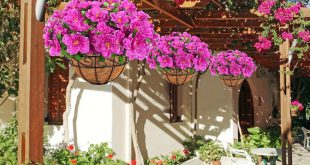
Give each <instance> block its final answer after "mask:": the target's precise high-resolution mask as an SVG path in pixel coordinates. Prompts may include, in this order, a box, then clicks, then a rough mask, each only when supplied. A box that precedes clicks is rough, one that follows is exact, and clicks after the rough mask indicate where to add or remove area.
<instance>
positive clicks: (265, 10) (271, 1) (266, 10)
mask: <svg viewBox="0 0 310 165" xmlns="http://www.w3.org/2000/svg"><path fill="white" fill-rule="evenodd" d="M275 4H276V1H275V0H265V1H263V2H262V3H261V4H260V5H259V7H258V12H260V13H262V14H266V15H268V14H270V10H271V8H272V7H273V6H274V5H275Z"/></svg>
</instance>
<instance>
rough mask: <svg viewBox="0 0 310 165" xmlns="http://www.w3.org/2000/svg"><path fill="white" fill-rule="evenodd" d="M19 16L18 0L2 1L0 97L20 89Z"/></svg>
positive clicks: (0, 2) (14, 93) (0, 15)
mask: <svg viewBox="0 0 310 165" xmlns="http://www.w3.org/2000/svg"><path fill="white" fill-rule="evenodd" d="M19 16H20V6H19V3H18V1H16V0H2V1H0V19H1V21H0V22H1V23H0V97H2V96H3V94H4V93H8V94H9V95H17V91H18V54H19V52H18V50H19V28H20V27H19Z"/></svg>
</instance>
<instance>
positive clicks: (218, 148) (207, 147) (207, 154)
mask: <svg viewBox="0 0 310 165" xmlns="http://www.w3.org/2000/svg"><path fill="white" fill-rule="evenodd" d="M198 153H199V157H200V159H201V160H203V161H205V162H212V161H216V160H220V159H221V157H222V156H224V155H226V154H225V150H224V148H223V146H222V145H221V144H219V143H218V142H216V141H213V140H209V141H208V142H207V143H205V144H204V145H203V146H201V147H199V149H198Z"/></svg>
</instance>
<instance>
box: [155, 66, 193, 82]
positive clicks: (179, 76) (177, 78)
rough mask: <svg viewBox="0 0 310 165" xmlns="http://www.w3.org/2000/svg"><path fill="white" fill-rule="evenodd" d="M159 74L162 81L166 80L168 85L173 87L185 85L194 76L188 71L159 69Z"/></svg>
mask: <svg viewBox="0 0 310 165" xmlns="http://www.w3.org/2000/svg"><path fill="white" fill-rule="evenodd" d="M160 72H161V73H162V77H163V78H164V79H166V80H167V81H168V82H169V83H170V84H174V85H184V84H185V83H187V82H189V81H190V80H191V79H192V78H193V77H194V75H195V73H191V72H190V70H189V69H187V70H179V69H170V70H163V69H161V70H160Z"/></svg>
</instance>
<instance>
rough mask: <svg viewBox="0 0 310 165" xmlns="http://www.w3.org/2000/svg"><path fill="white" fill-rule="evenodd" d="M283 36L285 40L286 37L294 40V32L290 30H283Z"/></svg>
mask: <svg viewBox="0 0 310 165" xmlns="http://www.w3.org/2000/svg"><path fill="white" fill-rule="evenodd" d="M281 36H282V38H283V39H284V40H286V39H288V40H290V41H291V40H293V34H292V33H290V32H283V33H282V34H281Z"/></svg>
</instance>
